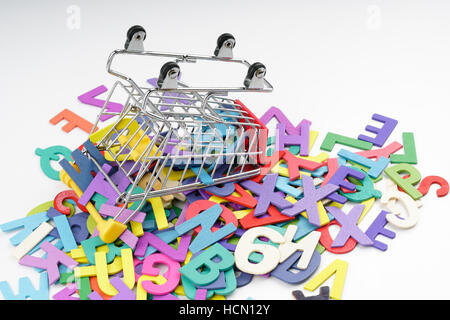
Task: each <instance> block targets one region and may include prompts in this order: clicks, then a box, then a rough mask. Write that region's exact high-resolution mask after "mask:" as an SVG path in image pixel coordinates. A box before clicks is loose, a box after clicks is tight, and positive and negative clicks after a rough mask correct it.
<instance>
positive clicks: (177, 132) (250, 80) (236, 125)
mask: <svg viewBox="0 0 450 320" xmlns="http://www.w3.org/2000/svg"><path fill="white" fill-rule="evenodd" d="M145 38H146V32H145V30H144V29H143V28H142V27H141V26H134V27H131V28H130V29H129V30H128V33H127V40H126V42H125V49H123V50H115V51H113V52H112V53H111V55H110V56H109V58H108V62H107V70H108V72H109V73H110V74H112V75H114V76H116V77H119V78H120V79H121V80H123V81H121V80H119V81H117V82H116V83H115V84H114V86H113V87H112V89H111V91H110V93H109V95H108V97H107V100H106V101H105V104H104V106H103V108H102V109H101V111H100V113H99V114H98V117H97V119H96V122H95V125H94V126H93V128H96V127H97V125H98V123H99V121H100V120H101V119H104V118H106V117H108V118H110V120H113V123H112V124H111V125H108V126H106V127H104V128H102V129H100V130H98V131H95V132H94V129H93V131H92V132H91V134H90V140H91V141H92V142H93V143H94V144H95V145H96V147H97V148H98V150H99V151H102V152H103V153H104V156H105V159H106V160H108V161H109V162H110V163H112V164H113V166H117V171H118V173H116V175H117V174H120V175H121V176H122V177H123V178H124V179H126V183H125V184H122V183H120V184H119V185H118V184H117V181H115V180H114V179H112V177H110V176H108V174H107V173H106V172H105V170H104V168H102V167H101V166H100V165H99V164H98V163H97V162H96V161H95V159H93V157H92V156H91V155H90V154H89V152H88V151H87V150H83V152H84V153H85V154H86V155H87V156H88V157H89V158H90V159H92V160H93V161H94V163H95V164H96V165H97V167H98V170H99V173H100V172H101V173H102V174H103V175H104V177H105V179H106V180H107V181H108V183H109V184H110V185H111V187H112V188H113V189H114V190H115V192H116V193H117V194H118V197H117V199H116V205H119V206H121V209H120V211H119V212H118V213H117V215H116V216H115V217H114V218H113V219H109V220H103V219H102V218H101V217H100V215H99V214H98V212H96V211H95V212H94V214H92V212H91V214H92V215H93V218H94V219H95V220H96V222H97V228H98V230H99V233H100V237H101V238H102V240H103V241H105V242H112V241H114V240H115V239H116V238H117V237H118V236H119V235H120V234H121V233H122V232H123V231H124V230H125V228H126V226H125V225H126V223H128V222H129V221H130V220H131V218H132V217H133V214H131V215H128V216H127V218H126V219H122V221H121V222H118V221H117V219H118V217H119V216H120V214H121V213H122V211H123V210H125V209H128V210H131V209H133V210H134V213H136V212H137V211H139V210H140V209H141V208H142V207H143V205H144V204H145V202H146V200H150V199H152V198H155V197H163V196H166V195H173V194H180V193H182V192H188V191H191V190H194V189H199V188H204V187H210V186H213V185H218V184H223V183H228V182H232V181H237V180H240V179H246V178H249V177H252V176H255V175H258V174H259V166H258V159H259V156H261V155H264V154H263V153H264V152H265V145H266V143H265V142H266V140H264V139H260V137H261V136H263V135H265V136H266V137H267V129H266V128H265V126H264V125H263V124H261V123H260V122H259V120H258V119H257V118H256V117H255V116H254V115H253V114H252V113H251V112H250V111H249V110H248V109H247V108H246V107H245V106H244V105H243V104H242V103H241V102H240V101H239V100H233V99H231V98H228V97H227V96H228V94H229V93H234V92H236V93H237V92H271V91H272V89H273V87H272V86H271V85H270V83H269V82H268V81H267V80H265V78H264V77H265V73H266V68H265V67H264V65H263V64H261V63H254V64H250V63H248V62H247V61H246V60H240V59H234V58H233V48H234V46H235V39H234V37H233V36H232V35H231V34H228V33H225V34H223V35H221V36H220V37H219V38H218V40H217V47H216V49H215V51H214V55H213V56H207V55H191V54H177V53H165V52H155V51H144V46H143V42H144V40H145ZM118 55H133V56H149V57H163V58H169V59H170V60H171V61H169V62H167V63H165V64H164V65H163V66H162V67H161V69H160V74H159V77H158V78H157V79H156V83H154V85H155V86H154V87H141V86H138V85H137V84H136V82H135V81H133V80H132V79H131V78H130V77H128V76H126V75H124V74H122V73H119V72H117V71H115V70H113V69H112V62H113V60H114V58H115V57H116V56H118ZM200 60H201V61H212V62H221V63H237V64H242V65H244V66H245V67H247V68H248V69H247V73H246V76H245V80H244V86H243V87H224V88H217V87H189V86H187V85H186V84H185V83H184V82H182V81H180V70H181V68H180V64H181V63H183V62H184V63H195V62H197V61H200ZM117 91H121V92H122V95H123V96H124V97H125V103H123V109H122V110H121V111H120V112H119V111H117V112H112V111H111V110H108V108H107V105H108V103H109V101H110V100H111V97H112V95H113V94H115V93H116V92H117ZM264 131H265V132H264ZM262 140H264V141H263V142H264V143H262ZM119 171H120V173H119ZM131 204H132V205H131ZM130 205H131V206H130Z"/></svg>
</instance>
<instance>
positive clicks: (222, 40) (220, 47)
mask: <svg viewBox="0 0 450 320" xmlns="http://www.w3.org/2000/svg"><path fill="white" fill-rule="evenodd" d="M235 45H236V39H234V37H233V35H232V34H230V33H224V34H221V35H220V36H219V38H217V46H216V49H215V50H214V55H215V56H216V57H219V58H227V59H233V48H234V46H235Z"/></svg>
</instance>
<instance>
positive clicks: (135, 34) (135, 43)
mask: <svg viewBox="0 0 450 320" xmlns="http://www.w3.org/2000/svg"><path fill="white" fill-rule="evenodd" d="M146 37H147V33H146V32H145V29H144V28H143V27H141V26H138V25H136V26H132V27H131V28H130V29H128V31H127V41H126V42H125V45H124V47H125V50H127V51H144V40H145V38H146Z"/></svg>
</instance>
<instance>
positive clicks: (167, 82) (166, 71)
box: [157, 61, 180, 89]
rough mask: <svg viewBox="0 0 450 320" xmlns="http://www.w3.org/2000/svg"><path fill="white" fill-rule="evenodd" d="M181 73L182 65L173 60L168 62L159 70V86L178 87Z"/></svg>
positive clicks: (163, 87)
mask: <svg viewBox="0 0 450 320" xmlns="http://www.w3.org/2000/svg"><path fill="white" fill-rule="evenodd" d="M179 75H180V66H179V65H178V64H177V63H175V62H173V61H169V62H166V63H165V64H164V65H163V66H162V67H161V71H160V72H159V77H158V81H157V84H158V87H159V88H161V89H176V88H177V87H178V76H179Z"/></svg>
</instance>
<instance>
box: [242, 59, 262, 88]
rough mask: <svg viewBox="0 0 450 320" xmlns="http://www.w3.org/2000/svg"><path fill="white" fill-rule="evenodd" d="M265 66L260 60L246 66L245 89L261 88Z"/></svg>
mask: <svg viewBox="0 0 450 320" xmlns="http://www.w3.org/2000/svg"><path fill="white" fill-rule="evenodd" d="M265 75H266V67H265V66H264V65H263V64H262V63H261V62H255V63H254V64H252V65H251V66H250V67H249V68H248V72H247V76H246V77H245V80H244V86H245V87H246V88H247V89H263V88H264V77H265Z"/></svg>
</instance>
